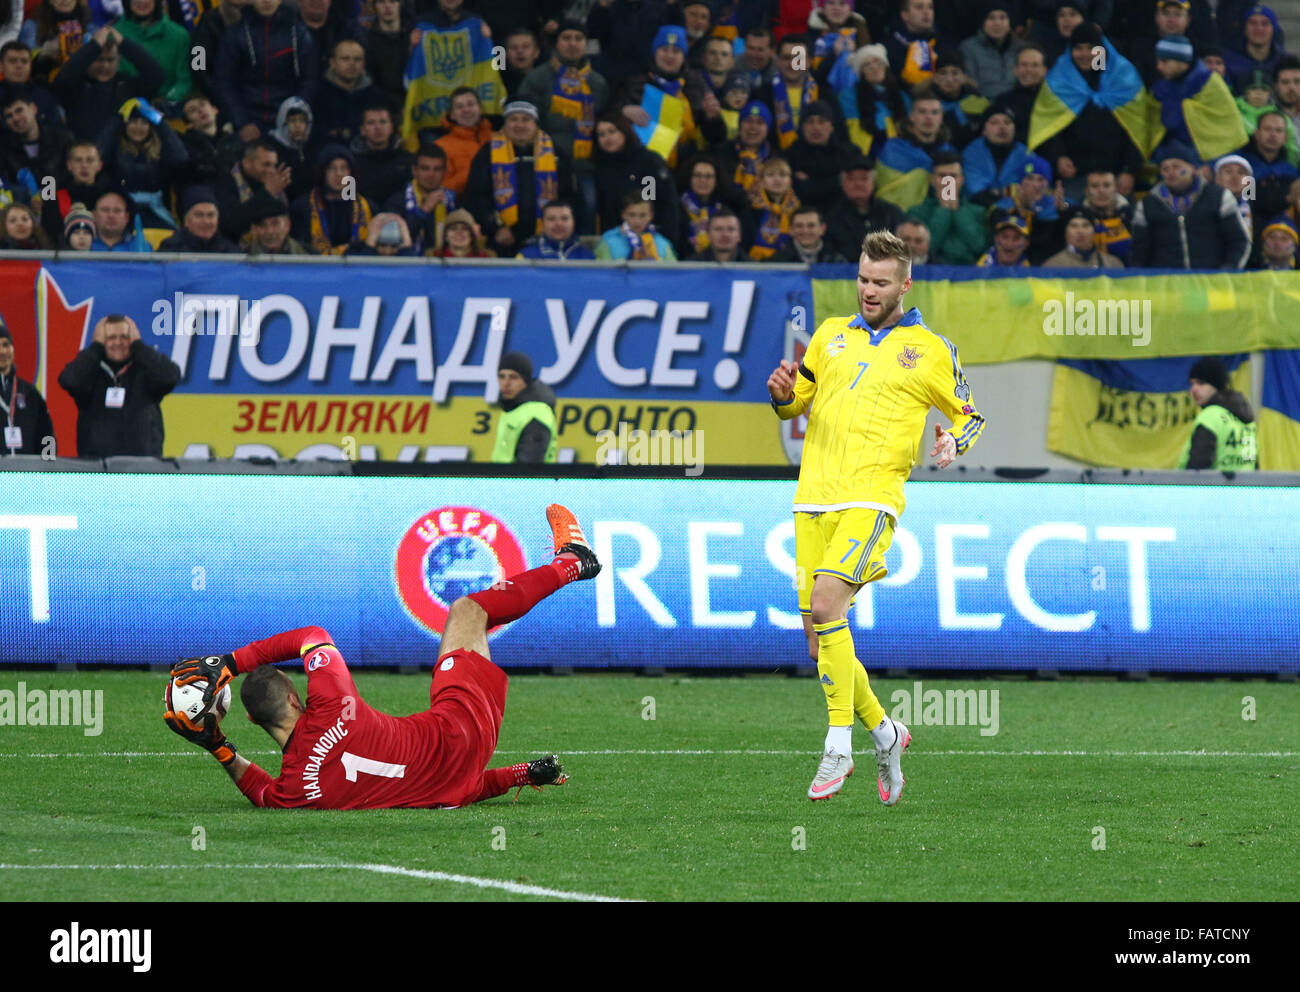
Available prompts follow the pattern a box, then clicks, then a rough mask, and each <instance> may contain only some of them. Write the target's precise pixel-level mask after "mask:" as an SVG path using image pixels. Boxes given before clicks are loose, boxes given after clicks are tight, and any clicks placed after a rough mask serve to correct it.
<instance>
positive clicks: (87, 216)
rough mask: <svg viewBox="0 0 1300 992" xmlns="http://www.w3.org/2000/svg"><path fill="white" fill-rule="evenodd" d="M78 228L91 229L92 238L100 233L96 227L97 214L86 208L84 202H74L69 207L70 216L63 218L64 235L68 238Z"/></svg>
mask: <svg viewBox="0 0 1300 992" xmlns="http://www.w3.org/2000/svg"><path fill="white" fill-rule="evenodd" d="M78 228H84V229H85V230H87V231H89V232H90V236H91V237H92V238H93V237H95V236H96V235H98V234H99V230H98V229H97V228H96V227H95V215H94V214H92V213H91V212H90V211H89V210H87V209H86V205H85V204H84V203H74V204H73V205H72V206H71V207H70V208H68V216H67V217H65V218H64V219H63V236H64V237H65V238H66V237H67V236H68V235H69V234H71V233H72V232H73V231H75V230H77V229H78Z"/></svg>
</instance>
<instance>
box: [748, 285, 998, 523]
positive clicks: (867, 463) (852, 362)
mask: <svg viewBox="0 0 1300 992" xmlns="http://www.w3.org/2000/svg"><path fill="white" fill-rule="evenodd" d="M814 400H816V402H814ZM974 402H975V401H974V399H973V398H972V396H971V391H970V386H969V385H968V384H967V382H966V376H965V375H963V374H962V370H961V362H960V360H959V359H958V357H957V349H956V347H955V346H954V345H953V344H952V342H950V341H949V340H948V339H947V338H945V337H943V336H942V335H939V334H936V333H935V332H934V331H932V330H930V328H928V327H926V326H925V321H924V319H923V318H922V317H921V312H920V311H919V310H917V309H916V307H912V309H910V310H908V311H907V313H905V314H904V315H903V317H902V319H901V320H900V321H899V322H898V323H897V324H893V325H891V326H889V327H884V328H881V329H880V330H878V331H873V330H872V329H871V328H870V327H868V326H867V323H866V322H865V321H864V320H863V319H862V316H861V315H860V314H857V315H854V316H853V317H852V318H849V317H832V318H830V319H828V320H825V321H823V322H822V324H821V326H820V327H818V328H817V332H816V333H815V334H814V335H813V337H812V341H810V342H809V344H808V350H807V351H806V352H805V353H804V356H803V361H802V363H800V366H799V371H798V374H797V375H796V376H795V387H794V397H793V398H792V399H791V400H790V401H789V402H787V403H783V404H782V403H777V402H776V401H775V400H773V402H772V405H773V407H774V408H775V409H776V412H777V415H778V416H780V417H781V419H782V420H789V419H790V418H792V417H797V416H798V415H799V414H801V413H803V412H804V410H808V431H807V434H806V436H805V437H804V442H803V460H802V463H801V465H800V467H799V485H798V487H797V488H796V489H795V494H794V508H795V510H796V511H808V512H825V511H829V510H844V509H848V508H850V507H855V506H861V507H867V508H868V509H874V510H883V511H884V512H886V513H888V514H890V515H891V516H892V517H893V518H894V519H895V520H897V519H898V517H899V515H900V514H901V513H902V512H903V507H904V506H905V505H906V500H905V499H904V498H903V483H904V482H906V481H907V477H908V475H909V474H910V473H911V471H912V466H913V465H914V464H915V463H916V456H917V451H918V448H919V446H920V442H921V441H922V440H923V438H922V434H923V433H924V431H925V422H926V418H927V416H928V415H929V413H930V407H932V406H933V407H937V408H938V410H939V412H940V413H942V414H943V415H944V416H946V417H948V418H949V419H950V420H951V421H952V424H953V426H952V435H953V437H954V438H955V439H956V441H957V453H958V454H959V455H960V454H964V453H965V452H966V451H967V450H968V449H969V448H970V446H971V445H972V444H974V443H975V440H976V438H978V437H979V435H980V432H981V431H982V430H983V429H984V418H983V417H982V416H980V414H979V412H978V411H977V410H976V409H975V405H974Z"/></svg>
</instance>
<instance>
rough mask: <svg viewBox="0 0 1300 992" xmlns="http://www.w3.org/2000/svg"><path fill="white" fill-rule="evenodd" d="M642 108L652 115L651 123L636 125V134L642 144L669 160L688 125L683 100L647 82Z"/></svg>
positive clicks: (642, 98)
mask: <svg viewBox="0 0 1300 992" xmlns="http://www.w3.org/2000/svg"><path fill="white" fill-rule="evenodd" d="M641 109H642V110H644V111H645V112H646V113H647V114H649V115H650V123H649V124H647V125H645V126H644V127H640V126H634V127H633V130H634V131H636V136H637V137H638V138H640V139H641V144H643V145H645V146H646V147H647V148H649V149H650V150H651V151H652V152H654V153H655V154H656V155H658V156H659V157H660V158H661V159H663V160H664V161H665V162H667V161H669V160H670V158H671V157H672V155H673V153H674V152H675V151H676V149H677V142H678V141H680V140H681V137H682V131H683V130H684V129H685V126H686V125H685V124H684V123H683V120H682V118H683V116H684V113H683V107H682V101H681V100H679V99H677V98H676V97H675V96H670V95H669V94H667V93H665V92H664V91H663V90H661V89H660V88H659V87H658V86H655V85H654V84H653V83H646V86H645V94H644V95H643V96H642V97H641Z"/></svg>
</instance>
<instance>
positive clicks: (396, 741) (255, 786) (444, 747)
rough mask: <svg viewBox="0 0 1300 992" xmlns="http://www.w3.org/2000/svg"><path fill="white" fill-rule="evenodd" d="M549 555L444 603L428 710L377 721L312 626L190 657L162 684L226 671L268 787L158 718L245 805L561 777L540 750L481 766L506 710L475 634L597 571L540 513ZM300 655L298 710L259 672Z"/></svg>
mask: <svg viewBox="0 0 1300 992" xmlns="http://www.w3.org/2000/svg"><path fill="white" fill-rule="evenodd" d="M546 517H547V520H548V521H549V522H550V524H551V531H552V535H553V537H554V539H555V559H554V560H553V561H552V562H551V563H550V564H549V565H543V566H541V567H540V568H534V569H530V570H529V571H527V572H522V573H520V574H518V575H514V576H511V577H509V578H508V579H506V580H505V581H504V582H500V583H497V584H496V585H495V586H493V587H492V588H489V589H484V590H483V591H481V592H476V593H473V594H471V595H469V596H462V597H461V598H460V599H458V600H456V602H454V603H453V604H452V606H451V610H450V611H449V613H448V616H447V625H446V628H445V629H444V631H443V634H442V643H441V645H440V646H439V649H438V661H437V664H436V665H435V666H434V671H433V685H432V686H431V688H430V690H429V702H430V705H429V708H428V709H427V710H425V711H424V712H423V713H416V714H414V715H412V716H404V717H396V716H390V715H389V714H387V713H381V712H379V711H378V710H376V709H373V708H372V707H370V706H368V705H367V704H366V703H365V701H364V700H362V699H361V696H360V694H359V693H358V692H357V687H356V685H355V683H354V682H353V681H352V675H351V673H350V672H349V671H348V666H347V664H346V663H345V662H344V660H343V655H342V654H340V653H339V650H338V648H336V647H335V646H334V645H333V644H332V643H331V642H330V636H329V634H328V633H327V632H326V631H325V630H323V629H322V628H320V627H302V628H300V629H298V630H290V631H286V632H285V633H283V634H277V635H276V636H274V637H268V638H266V639H265V640H261V641H254V642H253V643H252V644H248V645H246V646H244V647H242V648H238V649H237V650H235V651H234V652H232V653H231V654H226V655H222V656H220V657H215V656H213V657H208V658H202V659H200V658H192V659H188V660H186V661H182V662H180V663H179V664H177V665H176V667H175V668H173V669H172V672H171V678H173V679H178V680H180V681H181V682H182V683H183V684H201V685H202V686H203V688H204V693H205V697H206V698H207V700H208V701H209V702H210V700H211V699H212V698H213V697H214V696H215V695H216V693H218V692H220V691H221V690H222V688H224V687H225V686H226V685H227V684H228V683H229V682H230V681H231V679H233V678H234V677H235V676H236V675H245V676H247V677H246V679H245V680H244V682H243V683H242V684H241V686H240V692H239V698H240V700H241V701H242V702H243V704H244V708H245V709H246V710H247V711H248V718H249V719H250V720H251V721H252V722H253V723H256V724H258V725H259V726H260V727H261V728H262V729H263V730H265V731H266V732H267V733H268V734H270V735H271V737H273V738H274V739H275V742H276V744H278V745H279V746H280V749H281V750H282V751H283V752H284V759H283V761H282V763H281V770H280V776H279V778H272V777H271V776H270V775H268V774H267V773H266V772H265V771H263V770H262V769H261V768H259V767H258V766H257V765H255V764H253V763H252V762H251V761H249V760H248V759H247V758H244V757H242V756H241V755H239V754H238V753H237V752H236V750H235V746H234V744H232V743H231V742H230V741H229V740H227V739H226V736H225V735H224V734H223V733H222V732H221V729H220V727H219V726H218V724H217V718H216V717H215V716H214V715H211V714H209V715H208V716H206V717H205V718H204V719H203V722H202V723H200V724H197V725H196V724H195V723H192V722H191V721H190V720H188V719H187V718H186V717H185V716H184V715H182V714H180V713H177V712H170V711H169V712H168V713H167V714H166V715H165V716H164V719H165V720H166V722H167V726H168V727H170V728H171V729H172V730H173V731H175V732H176V733H178V734H180V735H181V736H182V737H184V738H185V739H186V740H189V741H192V742H194V743H196V744H198V745H199V746H201V747H203V748H205V749H207V750H208V751H209V752H211V753H212V755H213V756H214V757H215V758H216V759H217V760H218V761H219V762H221V764H222V766H223V767H224V768H225V769H226V772H227V773H228V774H229V775H230V778H231V780H232V781H234V783H235V784H236V785H237V786H238V787H239V791H240V792H242V793H243V794H244V795H245V796H247V797H248V798H249V800H251V801H252V803H253V804H254V805H255V806H275V807H308V808H312V809H384V808H388V807H394V806H414V807H440V808H452V807H456V806H465V805H467V804H469V803H476V802H479V801H481V800H484V799H491V798H492V797H493V796H499V795H502V794H503V793H505V792H508V791H509V790H510V789H512V788H515V787H522V786H525V785H534V786H542V785H559V784H561V783H562V782H564V780H565V775H564V771H563V769H562V768H561V766H560V762H559V760H558V759H557V758H556V757H555V756H554V755H551V756H549V757H545V758H539V759H538V760H536V761H532V762H521V763H519V764H516V765H508V766H506V767H502V768H488V767H487V765H488V761H489V760H490V759H491V757H492V754H493V752H494V751H495V750H496V746H497V736H498V734H499V733H500V730H501V720H502V717H503V716H504V714H505V705H506V683H507V679H506V674H505V672H503V671H502V670H501V669H500V668H498V667H497V666H496V665H494V664H493V663H492V662H491V661H490V660H489V658H488V642H487V632H488V629H489V628H491V627H494V626H496V625H497V624H501V623H508V622H509V621H511V620H517V619H519V618H520V617H522V616H523V615H524V614H525V613H527V612H528V611H529V610H530V609H532V608H533V607H534V606H536V605H537V604H538V603H539V602H541V601H542V600H543V599H545V598H546V597H547V596H549V595H550V594H551V593H553V592H555V591H556V590H557V589H559V588H560V587H561V586H565V585H568V584H569V583H570V582H575V581H577V580H580V579H590V578H592V577H594V576H595V575H596V574H597V573H598V572H599V571H600V563H599V562H598V561H597V560H596V555H595V553H594V552H593V551H592V550H591V548H590V546H589V545H588V544H587V541H586V539H585V538H584V537H583V534H582V529H581V528H580V527H579V526H578V521H577V519H576V518H575V517H574V516H573V514H572V513H570V512H569V511H568V510H567V509H565V508H564V507H562V506H559V505H552V506H549V507H547V510H546ZM297 658H301V659H302V662H303V667H304V668H305V669H306V672H307V704H306V705H305V706H304V705H303V703H302V701H301V700H300V699H299V697H298V692H297V690H296V689H295V688H294V685H293V682H292V681H291V680H290V679H289V677H288V676H287V675H285V674H284V673H283V672H281V671H280V670H279V669H277V668H275V667H273V665H272V663H273V662H277V661H288V660H290V659H297Z"/></svg>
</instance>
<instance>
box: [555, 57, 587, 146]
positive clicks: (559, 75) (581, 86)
mask: <svg viewBox="0 0 1300 992" xmlns="http://www.w3.org/2000/svg"><path fill="white" fill-rule="evenodd" d="M590 77H591V65H590V64H587V65H584V66H583V67H582V68H581V69H577V68H574V67H573V66H571V65H560V66H558V67H557V70H556V73H555V86H554V88H553V89H552V90H551V112H552V113H555V114H559V115H560V116H561V117H567V118H568V119H569V120H572V121H577V122H578V123H577V130H576V132H575V134H574V138H573V158H574V160H575V161H585V160H586V159H589V158H591V136H592V135H593V134H594V133H595V131H596V100H595V97H593V96H592V94H591V79H590Z"/></svg>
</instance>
